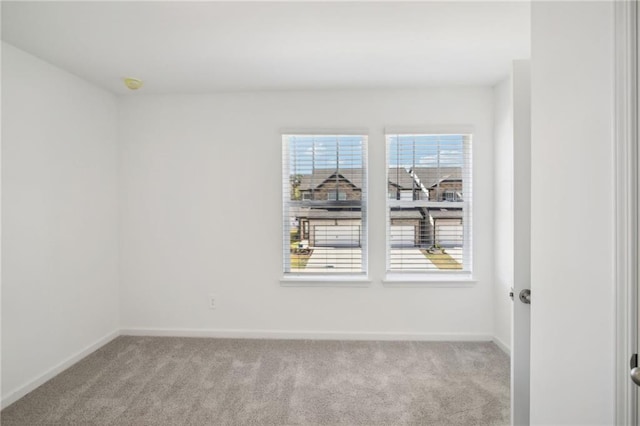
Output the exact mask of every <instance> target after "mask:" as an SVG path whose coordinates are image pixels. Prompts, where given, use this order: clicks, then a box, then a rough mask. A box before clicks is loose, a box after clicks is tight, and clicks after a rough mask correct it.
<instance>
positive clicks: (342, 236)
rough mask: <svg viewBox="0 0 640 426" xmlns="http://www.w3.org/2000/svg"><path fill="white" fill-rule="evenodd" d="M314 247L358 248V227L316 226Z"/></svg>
mask: <svg viewBox="0 0 640 426" xmlns="http://www.w3.org/2000/svg"><path fill="white" fill-rule="evenodd" d="M313 229H314V245H315V246H316V247H359V246H360V226H359V225H332V226H329V225H316V226H314V227H313Z"/></svg>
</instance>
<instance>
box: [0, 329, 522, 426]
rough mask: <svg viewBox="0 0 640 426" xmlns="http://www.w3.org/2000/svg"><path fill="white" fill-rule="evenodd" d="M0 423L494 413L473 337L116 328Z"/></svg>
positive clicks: (288, 421) (503, 397)
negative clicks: (245, 334) (146, 332)
mask: <svg viewBox="0 0 640 426" xmlns="http://www.w3.org/2000/svg"><path fill="white" fill-rule="evenodd" d="M1 421H2V425H3V426H10V425H29V426H35V425H65V426H66V425H136V426H139V425H171V426H173V425H408V424H411V425H504V424H508V423H509V358H508V357H507V355H505V354H504V353H503V352H502V351H501V350H500V349H499V348H498V347H497V346H495V345H494V344H493V343H485V342H477V343H476V342H465V343H460V342H456V343H450V342H353V341H352V342H339V341H308V340H307V341H302V340H298V341H296V340H235V339H196V338H163V337H125V336H122V337H119V338H117V339H116V340H114V341H113V342H111V343H109V344H108V345H106V346H104V347H103V348H101V349H100V350H98V351H96V352H95V353H93V354H91V355H90V356H88V357H87V358H85V359H84V360H82V361H81V362H79V363H78V364H76V365H74V366H73V367H71V368H70V369H68V370H66V371H65V372H63V373H62V374H60V375H58V376H57V377H55V378H54V379H52V380H50V381H49V382H47V383H45V384H44V385H42V386H41V387H39V388H38V389H36V390H35V391H33V392H31V393H30V394H29V395H27V396H25V397H24V398H22V399H21V400H19V401H17V402H16V403H14V404H13V405H11V406H9V407H7V408H6V409H5V410H3V411H2V413H1Z"/></svg>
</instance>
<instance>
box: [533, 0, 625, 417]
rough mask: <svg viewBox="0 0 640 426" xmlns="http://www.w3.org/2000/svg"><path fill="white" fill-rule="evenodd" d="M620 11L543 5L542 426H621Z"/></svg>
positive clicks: (537, 386)
mask: <svg viewBox="0 0 640 426" xmlns="http://www.w3.org/2000/svg"><path fill="white" fill-rule="evenodd" d="M613 52H614V49H613V3H612V2H570V3H563V2H533V4H532V61H531V64H532V74H531V75H532V156H531V158H532V212H531V214H532V274H531V280H532V283H531V286H532V304H531V422H532V424H555V425H558V424H581V425H586V424H613V423H614V413H613V411H614V387H613V385H614V353H615V348H614V336H615V332H614V314H615V313H614V259H613V253H614V242H613V236H614V226H613V218H614V207H613V206H614V198H613V196H614V180H613V176H614V171H613V142H612V115H613V106H612V92H613V72H612V66H613Z"/></svg>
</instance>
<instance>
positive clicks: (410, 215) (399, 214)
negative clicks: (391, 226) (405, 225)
mask: <svg viewBox="0 0 640 426" xmlns="http://www.w3.org/2000/svg"><path fill="white" fill-rule="evenodd" d="M298 217H306V218H309V219H361V218H362V213H361V212H360V211H357V210H321V209H310V210H308V211H305V212H301V213H300V214H298ZM390 217H391V219H422V214H421V213H420V211H419V210H416V209H411V210H391V212H390Z"/></svg>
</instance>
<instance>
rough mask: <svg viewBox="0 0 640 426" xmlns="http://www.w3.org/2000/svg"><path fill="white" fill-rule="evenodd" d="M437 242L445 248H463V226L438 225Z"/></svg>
mask: <svg viewBox="0 0 640 426" xmlns="http://www.w3.org/2000/svg"><path fill="white" fill-rule="evenodd" d="M436 241H437V242H438V243H439V244H440V245H441V246H443V247H462V243H463V241H464V235H463V233H462V224H438V223H436Z"/></svg>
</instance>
